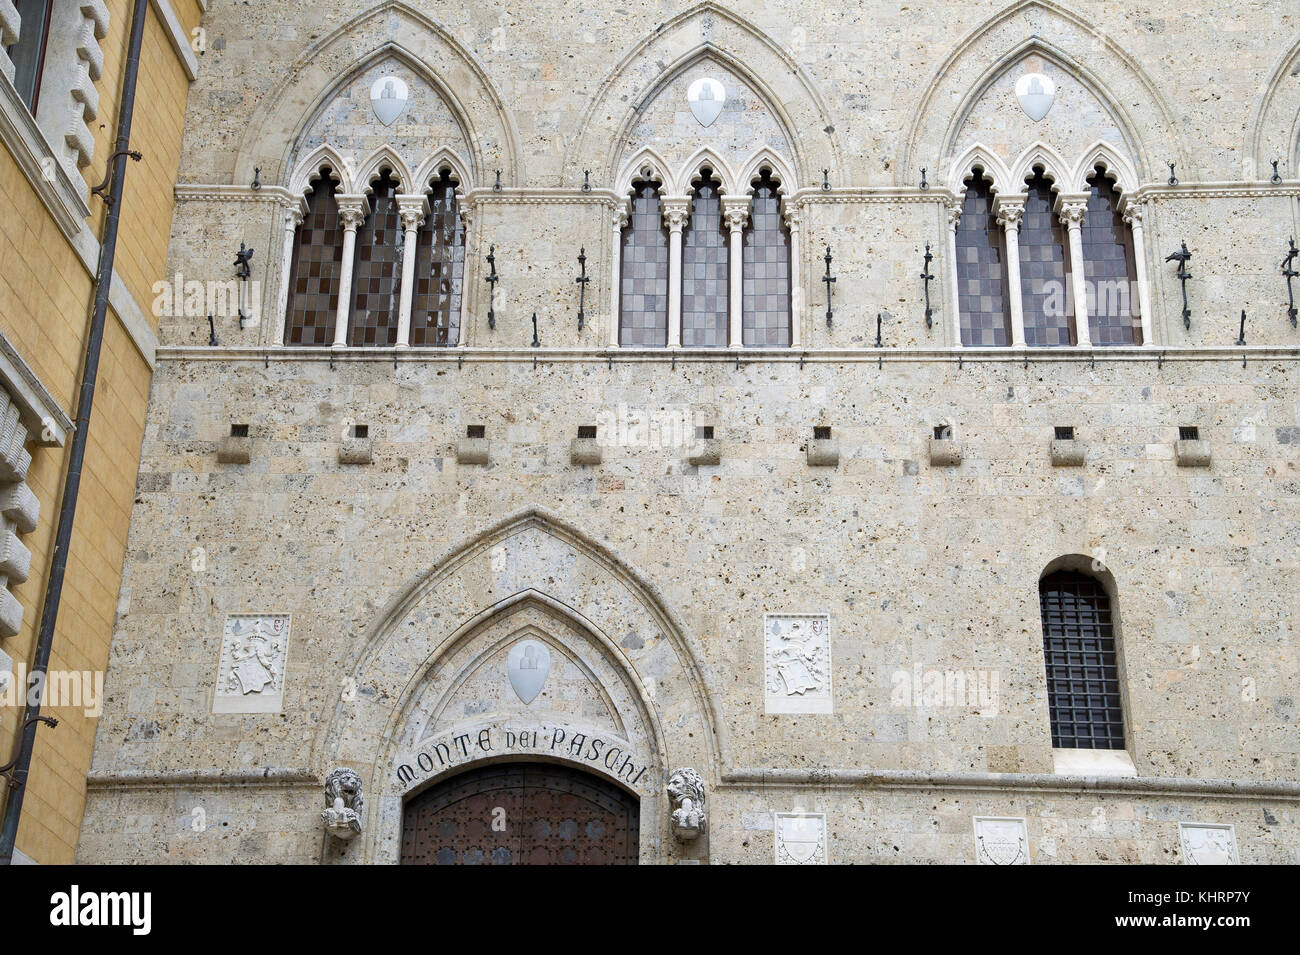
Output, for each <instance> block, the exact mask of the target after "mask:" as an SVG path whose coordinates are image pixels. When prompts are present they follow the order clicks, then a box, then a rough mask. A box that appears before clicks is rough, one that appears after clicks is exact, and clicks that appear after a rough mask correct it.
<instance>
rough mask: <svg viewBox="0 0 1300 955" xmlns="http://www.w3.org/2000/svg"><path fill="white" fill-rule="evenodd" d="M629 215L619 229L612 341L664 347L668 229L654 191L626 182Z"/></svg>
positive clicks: (650, 185)
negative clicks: (620, 243)
mask: <svg viewBox="0 0 1300 955" xmlns="http://www.w3.org/2000/svg"><path fill="white" fill-rule="evenodd" d="M632 190H633V196H632V215H631V218H630V219H629V220H628V224H627V228H625V229H624V230H623V252H622V259H621V262H620V278H619V284H620V286H621V288H620V289H619V315H618V340H619V344H621V345H630V346H641V347H649V348H664V347H666V346H667V344H668V230H667V229H666V228H665V227H664V222H663V208H662V204H661V203H660V201H659V189H658V187H657V186H656V185H655V184H654V183H652V182H635V183H633V184H632Z"/></svg>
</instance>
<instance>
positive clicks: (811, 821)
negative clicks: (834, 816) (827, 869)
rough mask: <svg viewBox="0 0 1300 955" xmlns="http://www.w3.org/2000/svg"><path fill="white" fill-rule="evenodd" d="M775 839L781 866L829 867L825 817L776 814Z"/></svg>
mask: <svg viewBox="0 0 1300 955" xmlns="http://www.w3.org/2000/svg"><path fill="white" fill-rule="evenodd" d="M772 835H773V840H772V841H773V843H774V844H775V848H776V864H777V865H826V814H825V813H820V812H778V813H775V814H774V818H773V820H772Z"/></svg>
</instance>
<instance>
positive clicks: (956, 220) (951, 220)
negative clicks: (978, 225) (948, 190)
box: [947, 202, 962, 232]
mask: <svg viewBox="0 0 1300 955" xmlns="http://www.w3.org/2000/svg"><path fill="white" fill-rule="evenodd" d="M961 206H962V204H961V203H960V202H953V203H949V205H948V206H947V212H948V228H950V229H952V230H953V231H954V232H955V231H956V230H957V226H958V225H959V224H960V223H961Z"/></svg>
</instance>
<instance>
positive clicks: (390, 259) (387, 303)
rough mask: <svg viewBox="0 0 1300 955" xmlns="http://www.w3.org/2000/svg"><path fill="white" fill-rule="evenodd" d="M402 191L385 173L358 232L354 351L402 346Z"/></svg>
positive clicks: (388, 171)
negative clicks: (399, 327)
mask: <svg viewBox="0 0 1300 955" xmlns="http://www.w3.org/2000/svg"><path fill="white" fill-rule="evenodd" d="M397 189H398V184H397V180H396V179H394V178H393V173H392V171H391V170H388V169H385V170H384V171H383V173H382V174H381V175H380V177H379V179H378V180H377V181H376V182H375V184H374V189H373V192H372V194H371V200H370V202H371V213H370V216H369V217H368V218H367V219H366V221H365V222H364V223H363V224H362V226H361V228H360V230H359V231H358V232H357V245H356V261H355V263H354V265H353V271H352V320H351V323H350V325H349V330H350V333H351V334H350V340H351V344H352V345H353V346H354V347H355V346H363V345H394V344H396V343H397V318H398V311H399V306H400V297H401V270H402V242H403V235H402V217H401V214H400V213H399V211H398V208H397Z"/></svg>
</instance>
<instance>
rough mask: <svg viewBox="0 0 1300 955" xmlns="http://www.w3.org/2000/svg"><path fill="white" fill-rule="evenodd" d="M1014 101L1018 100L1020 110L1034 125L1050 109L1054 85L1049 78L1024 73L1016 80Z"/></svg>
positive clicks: (1054, 93) (1054, 97)
mask: <svg viewBox="0 0 1300 955" xmlns="http://www.w3.org/2000/svg"><path fill="white" fill-rule="evenodd" d="M1016 99H1018V100H1020V108H1021V109H1023V110H1024V111H1025V112H1026V113H1028V114H1029V118H1030V119H1032V120H1033V121H1034V122H1035V123H1036V122H1038V121H1039V120H1040V119H1042V118H1043V117H1044V116H1046V115H1047V111H1048V110H1049V109H1051V108H1052V101H1053V100H1054V99H1056V84H1055V83H1054V82H1052V78H1051V77H1050V76H1044V75H1043V74H1042V73H1026V74H1025V75H1024V76H1022V77H1020V79H1018V80H1016Z"/></svg>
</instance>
